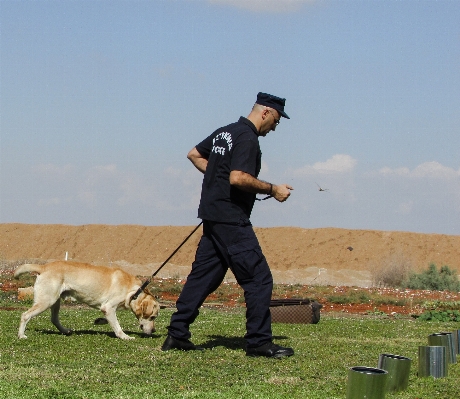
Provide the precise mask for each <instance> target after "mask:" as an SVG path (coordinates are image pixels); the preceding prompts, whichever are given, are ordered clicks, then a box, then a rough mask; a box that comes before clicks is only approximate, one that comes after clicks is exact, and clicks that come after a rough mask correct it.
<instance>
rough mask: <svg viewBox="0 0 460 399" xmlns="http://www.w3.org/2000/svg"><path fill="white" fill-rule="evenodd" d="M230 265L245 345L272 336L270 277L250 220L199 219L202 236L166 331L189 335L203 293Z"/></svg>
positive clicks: (215, 284) (177, 335) (216, 283)
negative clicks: (241, 301) (239, 291)
mask: <svg viewBox="0 0 460 399" xmlns="http://www.w3.org/2000/svg"><path fill="white" fill-rule="evenodd" d="M228 268H230V269H231V271H232V272H233V274H234V275H235V278H236V280H237V282H238V284H239V285H240V286H241V287H242V288H243V290H244V298H245V301H246V335H245V337H244V338H245V340H246V344H247V347H249V348H251V347H257V346H260V345H263V344H265V343H267V342H269V341H271V339H272V331H271V315H270V308H269V306H270V300H271V295H272V290H273V278H272V274H271V271H270V268H269V266H268V264H267V261H266V259H265V256H264V255H263V253H262V250H261V248H260V245H259V242H258V240H257V237H256V235H255V233H254V230H253V228H252V225H251V224H244V225H232V224H227V223H215V222H210V221H206V220H204V221H203V236H202V237H201V240H200V243H199V245H198V248H197V251H196V255H195V261H194V262H193V264H192V270H191V272H190V274H189V276H188V277H187V281H186V283H185V285H184V287H183V289H182V292H181V294H180V296H179V298H178V300H177V302H176V308H177V311H176V312H175V313H174V314H173V315H172V317H171V322H170V325H169V327H168V333H169V335H171V336H172V337H174V338H179V339H189V338H190V337H191V334H190V330H189V326H190V324H192V323H193V322H194V321H195V319H196V317H197V316H198V314H199V308H200V307H201V305H202V304H203V302H204V300H205V299H206V297H207V296H208V295H209V294H211V293H212V292H214V291H215V290H216V289H217V288H218V287H219V285H220V284H221V283H222V281H223V279H224V277H225V274H226V272H227V270H228Z"/></svg>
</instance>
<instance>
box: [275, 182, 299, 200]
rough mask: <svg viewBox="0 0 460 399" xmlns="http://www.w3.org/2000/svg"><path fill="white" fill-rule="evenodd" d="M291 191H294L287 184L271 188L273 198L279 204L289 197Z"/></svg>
mask: <svg viewBox="0 0 460 399" xmlns="http://www.w3.org/2000/svg"><path fill="white" fill-rule="evenodd" d="M291 190H294V188H293V187H291V186H290V185H288V184H279V185H276V186H275V185H273V188H272V195H273V198H275V199H276V200H277V201H279V202H284V201H286V200H287V199H288V198H289V196H290V195H291Z"/></svg>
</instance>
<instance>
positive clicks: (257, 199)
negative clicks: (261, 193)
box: [256, 195, 273, 201]
mask: <svg viewBox="0 0 460 399" xmlns="http://www.w3.org/2000/svg"><path fill="white" fill-rule="evenodd" d="M269 198H273V195H267V196H266V197H264V198H257V197H256V201H265V200H267V199H269Z"/></svg>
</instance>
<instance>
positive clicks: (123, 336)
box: [118, 334, 134, 340]
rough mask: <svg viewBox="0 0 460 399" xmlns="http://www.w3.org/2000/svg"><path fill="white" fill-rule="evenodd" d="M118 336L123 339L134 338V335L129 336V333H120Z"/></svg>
mask: <svg viewBox="0 0 460 399" xmlns="http://www.w3.org/2000/svg"><path fill="white" fill-rule="evenodd" d="M118 338H121V339H125V340H130V339H134V337H130V336H129V335H126V334H124V335H120V336H119V337H118Z"/></svg>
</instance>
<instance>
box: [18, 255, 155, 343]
mask: <svg viewBox="0 0 460 399" xmlns="http://www.w3.org/2000/svg"><path fill="white" fill-rule="evenodd" d="M31 272H35V273H38V274H39V275H38V276H37V279H36V281H35V285H34V304H33V306H32V307H31V308H30V309H29V310H27V311H26V312H24V313H23V314H22V316H21V323H20V325H19V333H18V337H19V338H27V337H26V335H25V334H24V332H25V329H26V325H27V323H28V321H29V320H30V319H31V318H32V317H35V316H37V315H38V314H40V313H42V312H44V311H45V310H46V309H50V308H51V322H52V323H53V324H54V325H55V326H56V327H57V329H58V330H59V331H60V332H61V333H62V334H66V335H68V334H71V333H72V331H71V330H69V329H68V328H65V327H63V326H62V325H61V323H60V321H59V308H60V304H61V300H60V298H63V299H64V298H66V297H72V298H75V299H76V300H77V301H79V302H83V303H86V304H87V305H89V306H91V307H94V308H98V309H100V310H101V311H102V313H104V315H105V318H106V319H107V321H108V323H109V324H110V326H111V327H112V329H113V331H114V332H115V335H116V336H117V337H118V338H121V339H134V337H130V336H128V335H126V334H125V333H124V332H123V330H122V329H121V327H120V323H119V322H118V319H117V315H116V313H115V312H116V311H117V309H118V308H126V309H131V310H132V311H133V313H134V314H135V315H136V317H137V319H138V320H139V325H140V328H141V330H142V331H143V332H144V333H145V334H147V335H151V334H152V332H154V331H155V324H154V320H155V318H156V317H157V316H158V312H159V309H160V305H159V304H158V302H157V301H156V300H155V298H154V297H153V296H152V294H150V293H149V292H148V291H147V290H145V291H144V292H142V293H141V294H140V295H139V296H138V297H137V299H134V300H132V296H133V295H134V294H135V293H136V291H137V290H138V289H139V287H140V286H141V284H142V283H141V281H140V280H139V279H138V278H136V277H134V276H132V275H131V274H129V273H126V272H125V271H123V270H121V269H117V268H112V267H106V266H93V265H89V264H86V263H77V262H68V261H65V262H64V261H57V262H51V263H48V264H46V265H32V264H26V265H22V266H19V267H18V268H17V269H16V271H15V273H14V277H15V278H17V277H19V276H20V275H21V274H24V273H31Z"/></svg>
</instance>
